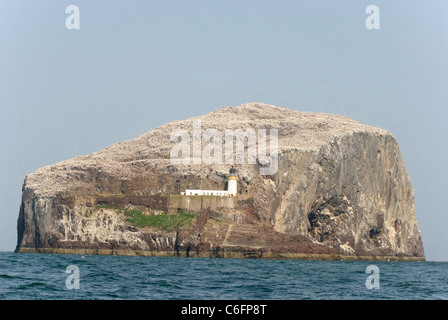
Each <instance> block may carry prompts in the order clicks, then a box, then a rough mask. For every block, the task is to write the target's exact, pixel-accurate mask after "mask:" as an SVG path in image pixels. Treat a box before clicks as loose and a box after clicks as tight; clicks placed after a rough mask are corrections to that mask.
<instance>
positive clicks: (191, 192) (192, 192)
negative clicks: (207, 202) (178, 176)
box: [181, 167, 238, 197]
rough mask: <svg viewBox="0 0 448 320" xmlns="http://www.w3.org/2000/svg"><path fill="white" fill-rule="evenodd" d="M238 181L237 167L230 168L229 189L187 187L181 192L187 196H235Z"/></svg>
mask: <svg viewBox="0 0 448 320" xmlns="http://www.w3.org/2000/svg"><path fill="white" fill-rule="evenodd" d="M237 185H238V181H237V178H236V173H235V168H234V167H232V168H231V169H230V174H229V180H228V182H227V190H200V189H187V190H185V192H181V194H183V195H186V196H221V197H224V196H235V195H236V193H237V191H238V190H237Z"/></svg>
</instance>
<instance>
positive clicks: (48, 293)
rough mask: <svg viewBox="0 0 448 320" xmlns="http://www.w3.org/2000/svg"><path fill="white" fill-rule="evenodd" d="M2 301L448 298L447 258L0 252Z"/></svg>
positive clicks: (0, 291) (0, 296)
mask: <svg viewBox="0 0 448 320" xmlns="http://www.w3.org/2000/svg"><path fill="white" fill-rule="evenodd" d="M369 266H373V268H372V267H369ZM371 270H376V271H377V272H376V274H374V273H372V271H371ZM366 271H367V272H366ZM0 299H2V300H10V299H14V300H16V299H46V300H47V299H48V300H53V299H58V300H59V299H64V300H66V299H70V300H72V299H102V300H110V299H129V300H131V299H132V300H136V299H150V300H172V299H182V300H192V299H193V300H234V299H236V300H239V299H247V300H303V299H313V300H314V299H316V300H317V299H323V300H329V299H331V300H339V299H355V300H360V299H361V300H365V299H375V300H395V299H400V300H401V299H418V300H420V299H431V300H433V299H448V262H385V261H381V262H380V261H308V260H268V259H266V260H264V259H220V258H177V257H138V256H136V257H134V256H95V255H85V256H84V255H62V254H61V255H60V254H19V253H12V252H2V253H0Z"/></svg>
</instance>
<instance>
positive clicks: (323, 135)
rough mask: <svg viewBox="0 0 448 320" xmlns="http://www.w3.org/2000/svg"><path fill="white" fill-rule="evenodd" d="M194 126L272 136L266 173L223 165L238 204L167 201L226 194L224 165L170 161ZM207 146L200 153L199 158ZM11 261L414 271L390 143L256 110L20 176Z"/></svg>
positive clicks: (401, 183)
mask: <svg viewBox="0 0 448 320" xmlns="http://www.w3.org/2000/svg"><path fill="white" fill-rule="evenodd" d="M195 120H196V121H198V120H200V121H201V130H202V133H204V132H205V131H206V130H207V129H209V128H213V129H216V130H218V131H219V132H221V133H222V134H223V136H224V132H225V130H226V129H233V130H236V129H241V130H243V131H246V130H248V129H253V130H255V132H260V129H266V132H267V134H268V137H269V130H270V129H277V130H278V168H277V170H276V171H275V172H273V173H272V174H269V175H262V174H260V169H262V168H263V167H265V166H266V164H265V163H263V161H262V159H261V158H257V159H256V162H255V164H249V163H247V162H248V161H247V160H246V161H245V162H244V164H235V163H234V164H233V165H234V166H235V168H236V169H237V176H238V190H239V192H240V193H239V194H238V195H237V196H236V197H235V198H234V199H233V202H232V203H231V204H229V203H230V202H229V201H225V203H226V205H222V204H219V205H205V204H207V203H215V202H216V201H215V202H213V199H211V200H210V199H209V198H207V199H205V200H206V201H204V199H202V200H201V205H200V206H199V205H193V202H194V201H193V200H192V201H191V203H190V202H188V201H185V199H184V200H182V201H180V200H179V199H178V198H175V197H171V198H170V195H179V194H180V192H181V191H184V190H185V189H199V188H200V189H224V186H225V183H226V179H227V173H228V170H229V167H230V165H229V164H225V163H223V164H216V163H212V164H207V165H205V164H193V163H190V164H173V163H172V161H171V159H170V152H171V150H172V148H173V146H174V145H175V142H172V141H170V135H171V133H172V132H173V131H175V130H179V129H183V130H186V131H187V132H189V133H191V137H193V136H194V132H193V128H194V121H195ZM196 123H197V122H196ZM268 140H269V139H268ZM209 143H210V142H204V141H203V143H202V148H203V150H204V152H205V150H207V145H209ZM259 143H260V140H257V141H256V145H257V146H258V145H259ZM250 147H251V145H250V143H247V144H246V145H245V150H246V151H248V150H249V149H250ZM223 159H224V149H223ZM170 199H171V200H170ZM187 200H188V199H187ZM170 201H171V203H170ZM175 201H176V202H175ZM187 202H188V203H190V204H188V205H185V203H187ZM174 203H176V204H174ZM179 203H182V205H180V204H179ZM220 203H221V202H220ZM177 206H181V207H177ZM175 207H177V208H175ZM198 208H200V209H198ZM175 209H177V210H175ZM130 210H134V211H132V212H138V213H141V217H139V219H143V220H144V221H147V220H148V221H149V220H150V219H149V218H154V219H153V220H151V221H162V218H163V219H165V218H166V219H167V220H166V221H177V222H175V223H174V224H173V223H172V225H170V226H169V227H167V226H166V225H164V226H163V227H162V226H161V224H157V223H152V224H151V223H149V224H142V223H141V222H139V223H140V224H139V223H137V222H136V221H137V220H135V219H134V220H132V219H130V216H129V212H131V211H130ZM173 210H174V216H176V215H177V216H178V217H179V218H180V217H181V216H182V212H188V213H192V214H193V216H194V218H193V219H190V220H191V221H190V220H189V223H188V224H187V223H185V224H182V223H183V222H182V223H181V220H175V219H174V220H173V219H171V220H170V219H168V218H167V214H166V213H167V212H170V213H173ZM188 217H191V216H188ZM159 218H160V219H159ZM145 219H147V220H145ZM143 220H141V221H143ZM163 221H165V220H163ZM176 223H177V224H176ZM16 251H20V252H36V251H37V252H73V253H94V254H95V253H97V254H140V255H180V256H218V257H278V258H282V257H284V258H326V259H332V258H349V259H358V258H359V259H370V258H381V257H383V258H387V259H392V258H397V259H416V260H422V259H424V251H423V245H422V241H421V237H420V231H419V229H418V225H417V221H416V218H415V208H414V195H413V190H412V185H411V182H410V180H409V177H408V175H407V173H406V170H405V166H404V163H403V160H402V157H401V153H400V149H399V146H398V143H397V141H396V139H395V138H394V137H393V135H392V134H391V133H389V132H387V131H385V130H381V129H378V128H373V127H370V126H366V125H363V124H360V123H358V122H356V121H353V120H351V119H348V118H346V117H341V116H333V115H326V114H315V113H308V112H298V111H291V110H288V109H284V108H279V107H274V106H270V105H265V104H260V103H250V104H245V105H241V106H237V107H227V108H222V109H219V110H217V111H214V112H212V113H209V114H206V115H203V116H200V117H196V118H192V119H187V120H184V121H173V122H170V123H168V124H165V125H163V126H161V127H159V128H156V129H155V130H153V131H150V132H148V133H146V134H144V135H142V136H140V137H138V138H135V139H133V140H130V141H124V142H120V143H117V144H115V145H113V146H110V147H109V148H106V149H104V150H101V151H99V152H96V153H93V154H91V155H87V156H82V157H77V158H74V159H70V160H67V161H63V162H60V163H57V164H54V165H51V166H48V167H45V168H41V169H39V170H37V171H36V172H34V173H32V174H30V175H28V176H27V177H26V179H25V182H24V185H23V193H22V205H21V208H20V213H19V219H18V243H17V248H16Z"/></svg>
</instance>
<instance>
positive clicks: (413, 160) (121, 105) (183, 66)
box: [0, 0, 448, 260]
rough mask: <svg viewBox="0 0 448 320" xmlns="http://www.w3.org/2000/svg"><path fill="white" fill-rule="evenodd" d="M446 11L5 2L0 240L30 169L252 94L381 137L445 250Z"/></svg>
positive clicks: (427, 227)
mask: <svg viewBox="0 0 448 320" xmlns="http://www.w3.org/2000/svg"><path fill="white" fill-rule="evenodd" d="M71 4H74V5H77V6H78V7H79V9H80V29H79V30H68V29H67V28H66V24H65V20H66V18H67V17H68V14H66V13H65V9H66V7H67V6H68V5H71ZM370 4H374V5H377V6H378V8H379V9H380V29H379V30H368V29H367V28H366V26H365V20H366V18H367V17H368V14H366V13H365V10H366V7H367V6H368V5H370ZM447 14H448V2H446V1H435V0H432V1H422V0H421V1H409V0H406V1H398V0H395V1H376V0H373V1H362V0H353V1H312V0H309V1H297V0H294V1H260V0H257V1H241V0H240V1H229V0H226V1H205V0H204V1H194V0H189V1H110V0H109V1H98V0H96V1H75V0H73V1H61V0H54V1H17V0H16V1H6V0H0V152H1V153H0V250H14V248H15V245H16V239H17V235H16V233H17V231H16V223H17V217H18V214H19V206H20V200H21V188H22V184H23V180H24V178H25V176H26V175H27V174H29V173H31V172H33V171H35V170H36V169H38V168H40V167H43V166H46V165H49V164H52V163H55V162H59V161H62V160H65V159H68V158H72V157H74V156H78V155H84V154H89V153H92V152H94V151H98V150H100V149H103V148H105V147H107V146H109V145H111V144H113V143H116V142H119V141H122V140H128V139H131V138H134V137H136V136H138V135H140V134H142V133H144V132H147V131H150V130H151V129H153V128H155V127H157V126H159V125H162V124H164V123H166V122H168V121H171V120H181V119H185V118H188V117H191V116H197V115H201V114H204V113H208V112H210V111H213V110H215V109H217V108H220V107H224V106H232V105H239V104H242V103H246V102H254V101H257V102H264V103H268V104H273V105H277V106H282V107H286V108H289V109H294V110H303V111H314V112H325V113H331V114H342V115H346V116H348V117H351V118H353V119H355V120H357V121H359V122H362V123H365V124H369V125H373V126H377V127H381V128H383V129H387V130H389V131H391V132H392V133H393V134H394V135H395V136H396V138H397V139H398V142H399V144H400V147H401V151H402V154H403V158H404V162H405V165H406V169H407V171H408V174H409V176H410V178H411V181H412V184H413V187H414V193H415V203H416V215H417V220H418V223H419V226H420V230H421V232H422V237H423V245H424V248H425V253H426V256H427V259H428V260H448V232H447V231H446V230H447V227H448V216H447V214H446V213H447V210H446V207H447V197H448V187H447V184H446V181H447V180H448V169H447V162H448V161H447V160H448V150H447V139H448V128H447V117H448V109H447V107H448V105H447V98H446V95H447V92H448V79H447V77H448V62H447V57H448V19H447Z"/></svg>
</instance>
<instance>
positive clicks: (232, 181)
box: [227, 166, 237, 196]
mask: <svg viewBox="0 0 448 320" xmlns="http://www.w3.org/2000/svg"><path fill="white" fill-rule="evenodd" d="M236 191H237V179H236V173H235V168H234V167H233V166H232V168H231V169H230V172H229V181H228V183H227V193H228V194H229V196H235V195H236Z"/></svg>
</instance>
